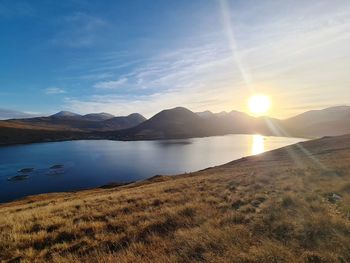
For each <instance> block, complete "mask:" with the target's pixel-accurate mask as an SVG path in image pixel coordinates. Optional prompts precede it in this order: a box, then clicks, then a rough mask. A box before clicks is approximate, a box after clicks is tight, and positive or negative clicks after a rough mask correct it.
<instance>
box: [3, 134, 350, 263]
mask: <svg viewBox="0 0 350 263" xmlns="http://www.w3.org/2000/svg"><path fill="white" fill-rule="evenodd" d="M301 145H302V146H303V148H301V147H299V146H290V147H287V148H282V149H279V150H275V151H272V152H269V153H266V154H263V155H260V156H255V157H248V158H244V159H241V160H238V161H234V162H232V163H229V164H226V165H223V166H218V167H215V168H211V169H206V170H204V171H200V172H196V173H192V174H187V175H180V176H175V177H156V178H153V179H152V180H148V181H145V182H140V183H136V184H132V185H128V186H122V187H118V188H111V189H94V190H88V191H82V192H77V193H60V194H50V195H41V196H34V197H30V198H27V199H25V200H22V201H18V202H13V203H9V204H4V205H2V206H0V214H1V217H0V258H1V259H3V260H10V259H12V260H17V261H21V260H22V261H24V262H25V261H27V262H33V261H44V262H47V261H53V262H67V261H83V262H90V261H92V262H203V261H208V262H350V136H342V137H335V138H324V139H321V140H315V141H309V142H305V143H303V144H301ZM305 149H306V150H305ZM291 156H292V157H291ZM333 193H336V194H338V195H341V196H342V198H341V199H340V200H335V199H334V198H333V197H332V194H333Z"/></svg>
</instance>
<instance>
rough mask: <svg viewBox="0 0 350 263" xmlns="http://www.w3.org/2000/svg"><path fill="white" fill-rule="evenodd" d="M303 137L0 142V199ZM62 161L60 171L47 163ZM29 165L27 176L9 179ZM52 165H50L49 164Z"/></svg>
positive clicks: (192, 166) (189, 167) (142, 174)
mask: <svg viewBox="0 0 350 263" xmlns="http://www.w3.org/2000/svg"><path fill="white" fill-rule="evenodd" d="M302 140H303V139H299V138H284V137H263V136H260V135H227V136H217V137H207V138H195V139H185V140H165V141H134V142H121V141H108V140H104V141H101V140H98V141H68V142H51V143H38V144H29V145H19V146H9V147H0V202H5V201H9V200H13V199H16V198H19V197H23V196H26V195H32V194H38V193H47V192H56V191H69V190H77V189H82V188H89V187H96V186H101V185H104V184H108V183H112V182H129V181H134V180H140V179H144V178H147V177H150V176H153V175H156V174H163V175H172V174H178V173H184V172H191V171H196V170H199V169H204V168H206V167H210V166H215V165H219V164H224V163H227V162H229V161H232V160H234V159H238V158H240V157H243V156H247V155H252V154H258V153H261V152H264V151H267V150H271V149H275V148H279V147H282V146H286V145H289V144H293V143H296V142H299V141H302ZM56 164H63V165H64V170H62V171H61V172H62V173H57V174H52V173H50V169H49V168H50V167H51V166H53V165H56ZM27 167H33V168H35V169H34V171H33V172H31V173H29V174H28V175H29V176H28V178H27V179H25V180H20V181H9V180H8V178H9V177H11V176H16V175H18V174H19V173H18V170H20V169H22V168H27ZM51 171H52V169H51Z"/></svg>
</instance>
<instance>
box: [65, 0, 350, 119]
mask: <svg viewBox="0 0 350 263" xmlns="http://www.w3.org/2000/svg"><path fill="white" fill-rule="evenodd" d="M223 3H224V5H222V8H224V14H223V25H222V27H221V28H219V29H218V30H217V32H213V33H210V34H207V35H206V37H205V38H201V37H195V36H194V37H193V39H194V40H193V43H192V44H187V45H186V46H183V47H178V48H176V49H172V50H167V51H164V50H163V51H160V52H159V54H158V55H156V56H152V57H148V58H146V59H142V60H137V59H136V60H133V59H130V61H129V65H127V66H125V68H123V67H121V64H120V63H117V62H116V61H117V59H116V58H115V57H114V56H112V57H109V56H108V54H106V55H105V56H103V55H102V56H101V59H100V60H98V62H97V63H96V66H95V67H93V68H90V70H91V71H92V72H94V74H106V75H105V76H107V77H106V79H105V80H103V81H99V82H97V83H94V84H93V88H94V89H95V93H94V94H93V95H91V96H86V97H84V98H76V97H70V98H67V100H66V101H65V103H66V105H67V106H68V107H70V108H71V109H79V111H81V112H88V111H109V112H111V113H114V114H119V113H122V114H127V113H130V112H135V111H139V112H141V113H144V114H146V115H148V116H149V115H152V114H154V113H156V112H157V111H159V110H160V109H162V108H169V107H175V106H178V105H182V106H186V107H189V108H191V109H193V110H195V111H200V110H204V109H210V110H213V111H221V110H231V109H245V107H246V105H245V104H246V102H245V101H246V99H247V97H249V96H250V95H251V92H252V91H256V92H261V93H267V94H271V96H272V98H273V100H274V101H275V102H274V106H275V107H276V108H280V109H282V110H280V111H278V112H277V111H276V112H275V113H274V114H273V115H275V116H276V117H285V116H288V115H291V114H295V113H296V112H292V109H295V108H296V107H297V106H298V105H300V106H301V107H302V105H307V104H308V105H310V104H312V103H313V102H315V105H321V104H322V105H329V106H331V105H332V104H339V103H341V104H342V103H345V104H346V103H347V101H350V97H349V96H350V95H345V94H349V93H348V92H347V89H348V85H349V79H348V75H347V74H348V73H347V70H346V69H347V68H348V66H349V61H348V60H347V59H346V58H347V57H349V56H350V50H349V49H348V46H349V40H350V18H349V17H350V6H345V7H343V8H341V9H339V8H337V7H330V6H329V5H326V4H325V2H322V1H321V3H318V2H317V4H316V3H310V4H309V5H306V6H304V7H303V8H291V9H290V14H289V15H288V16H281V17H279V15H278V12H276V15H275V14H273V13H270V14H266V13H264V12H273V10H275V9H274V8H271V6H269V5H268V6H267V7H265V6H259V8H257V9H256V10H255V9H253V10H252V11H247V12H246V14H244V13H243V14H235V13H232V10H233V8H232V7H230V6H229V5H228V4H227V2H226V1H224V2H223ZM261 5H263V4H261ZM266 10H267V11H266ZM271 10H272V11H271ZM258 12H263V14H260V16H262V17H263V16H266V17H271V20H268V21H263V22H261V23H255V24H254V23H248V22H249V21H250V20H249V19H248V18H249V17H254V16H259V14H258ZM311 13H315V14H313V15H311ZM225 14H226V15H225ZM316 14H317V15H316ZM244 16H246V17H244ZM245 21H248V22H245ZM232 25H234V26H232ZM198 43H200V44H198ZM123 55H125V54H123ZM116 56H121V54H116ZM130 65H132V67H131V68H129V66H130ZM121 68H123V71H122V72H121V73H120V69H121ZM108 75H110V76H117V78H114V79H109V78H108ZM248 87H250V88H248ZM332 87H337V91H339V92H342V94H343V95H339V93H336V94H335V93H334V92H333V91H332V90H333V88H332ZM320 89H321V90H322V92H318V90H320ZM99 91H101V92H102V91H103V92H106V91H107V92H109V94H106V93H104V94H99ZM301 93H303V94H307V95H306V96H303V97H301V96H300V94H301Z"/></svg>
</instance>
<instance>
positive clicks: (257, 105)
mask: <svg viewBox="0 0 350 263" xmlns="http://www.w3.org/2000/svg"><path fill="white" fill-rule="evenodd" d="M248 106H249V110H250V111H251V112H252V113H254V114H256V115H262V114H265V113H266V112H268V111H269V109H270V107H271V102H270V98H269V97H268V96H265V95H254V96H252V97H251V98H250V99H249V102H248Z"/></svg>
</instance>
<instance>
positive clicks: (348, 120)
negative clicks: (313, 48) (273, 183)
mask: <svg viewBox="0 0 350 263" xmlns="http://www.w3.org/2000/svg"><path fill="white" fill-rule="evenodd" d="M257 133H258V134H263V135H274V136H293V137H322V136H335V135H341V134H347V133H350V106H337V107H331V108H326V109H323V110H312V111H308V112H305V113H302V114H299V115H297V116H294V117H291V118H288V119H285V120H279V119H275V118H270V117H258V118H257V117H252V116H250V115H248V114H246V113H243V112H239V111H231V112H220V113H212V112H210V111H204V112H197V113H195V112H192V111H190V110H188V109H186V108H183V107H177V108H173V109H167V110H163V111H161V112H159V113H157V114H156V115H154V116H153V117H151V118H150V119H148V120H147V119H146V118H145V117H143V116H142V115H141V114H138V113H133V114H130V115H128V116H114V115H112V114H108V113H91V114H86V115H80V114H76V113H73V112H68V111H61V112H58V113H56V114H53V115H51V116H47V117H35V118H24V119H10V120H4V121H0V145H1V144H2V145H5V144H15V143H29V142H41V141H57V140H72V139H115V140H154V139H170V138H190V137H204V136H214V135H224V134H257Z"/></svg>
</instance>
